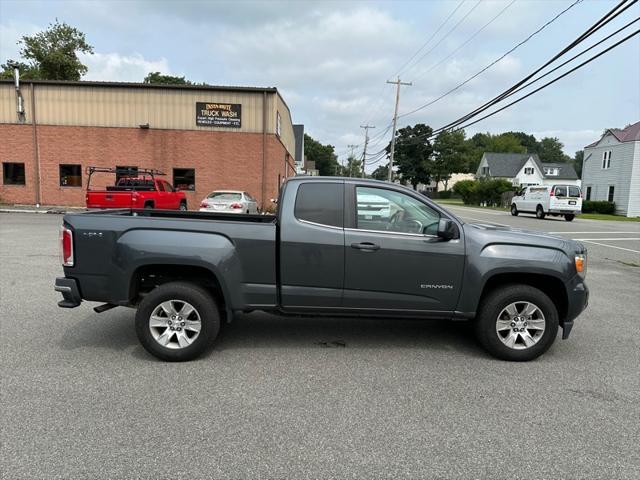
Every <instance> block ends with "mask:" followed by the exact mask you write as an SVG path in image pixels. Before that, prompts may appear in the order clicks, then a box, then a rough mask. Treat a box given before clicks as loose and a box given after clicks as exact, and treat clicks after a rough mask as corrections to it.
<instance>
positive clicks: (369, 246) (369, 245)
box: [351, 242, 380, 252]
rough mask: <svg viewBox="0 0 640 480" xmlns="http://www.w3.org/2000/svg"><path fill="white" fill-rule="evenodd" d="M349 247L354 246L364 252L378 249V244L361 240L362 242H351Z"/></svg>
mask: <svg viewBox="0 0 640 480" xmlns="http://www.w3.org/2000/svg"><path fill="white" fill-rule="evenodd" d="M351 248H355V249H357V250H363V251H365V252H374V251H376V250H380V245H376V244H375V243H371V242H362V243H357V242H356V243H352V244H351Z"/></svg>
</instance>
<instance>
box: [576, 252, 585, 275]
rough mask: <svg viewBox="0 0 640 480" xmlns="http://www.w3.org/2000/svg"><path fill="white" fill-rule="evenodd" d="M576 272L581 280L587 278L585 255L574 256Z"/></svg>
mask: <svg viewBox="0 0 640 480" xmlns="http://www.w3.org/2000/svg"><path fill="white" fill-rule="evenodd" d="M575 264H576V272H578V275H580V276H581V277H582V278H584V277H586V276H587V254H586V252H585V253H577V254H576V256H575Z"/></svg>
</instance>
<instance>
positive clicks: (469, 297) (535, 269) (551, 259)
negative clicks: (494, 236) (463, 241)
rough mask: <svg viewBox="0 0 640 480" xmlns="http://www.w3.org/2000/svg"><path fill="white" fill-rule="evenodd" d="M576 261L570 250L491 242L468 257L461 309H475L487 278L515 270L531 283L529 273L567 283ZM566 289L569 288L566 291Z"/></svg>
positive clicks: (472, 311) (518, 275)
mask: <svg viewBox="0 0 640 480" xmlns="http://www.w3.org/2000/svg"><path fill="white" fill-rule="evenodd" d="M572 266H573V262H572V260H571V259H569V258H568V257H567V254H566V253H565V252H564V251H563V250H561V249H559V248H554V247H549V246H534V245H518V244H510V243H491V244H488V245H486V246H484V247H482V248H481V249H479V250H478V251H477V253H476V254H471V255H469V256H468V257H467V265H466V268H465V281H464V285H463V289H462V293H461V295H460V300H459V303H458V308H457V310H458V311H460V312H465V313H475V312H476V311H477V308H478V305H479V303H480V300H481V296H482V292H483V290H484V287H485V285H486V284H487V282H488V281H489V280H490V279H491V278H492V277H494V276H496V275H501V274H512V275H513V276H514V277H515V278H522V281H523V283H527V280H529V281H530V280H531V278H530V277H529V278H527V276H528V275H529V276H531V275H536V276H539V275H543V276H548V277H554V278H557V279H558V280H560V281H561V282H562V283H563V284H564V283H565V279H567V278H571V276H572V274H573V272H571V267H572ZM565 293H566V292H565Z"/></svg>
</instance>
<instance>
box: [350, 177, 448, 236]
mask: <svg viewBox="0 0 640 480" xmlns="http://www.w3.org/2000/svg"><path fill="white" fill-rule="evenodd" d="M356 208H357V217H356V218H357V219H356V228H358V229H361V230H378V231H384V232H397V233H413V234H426V235H436V234H437V231H438V222H439V221H440V214H439V213H438V212H437V211H436V210H434V209H432V208H431V207H429V206H427V205H425V204H424V203H422V202H421V201H419V200H417V199H415V198H413V197H411V196H409V195H406V194H404V193H400V192H396V191H393V190H387V189H384V188H376V187H357V188H356Z"/></svg>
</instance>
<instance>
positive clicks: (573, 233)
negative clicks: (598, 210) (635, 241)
mask: <svg viewBox="0 0 640 480" xmlns="http://www.w3.org/2000/svg"><path fill="white" fill-rule="evenodd" d="M547 233H550V234H552V235H557V234H559V233H561V234H563V235H577V234H584V233H589V234H591V233H593V234H594V235H600V234H603V233H614V234H618V233H639V232H637V231H635V232H547Z"/></svg>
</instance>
